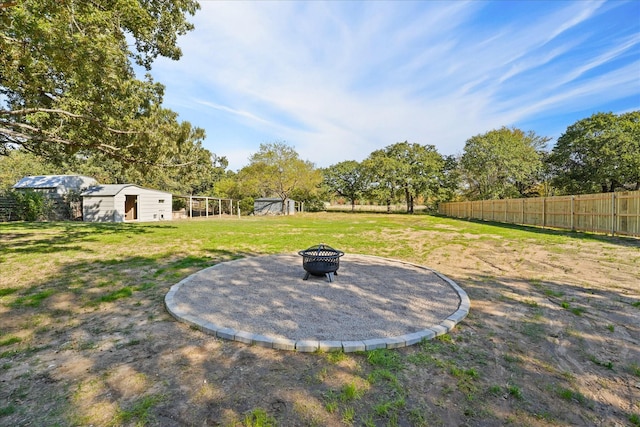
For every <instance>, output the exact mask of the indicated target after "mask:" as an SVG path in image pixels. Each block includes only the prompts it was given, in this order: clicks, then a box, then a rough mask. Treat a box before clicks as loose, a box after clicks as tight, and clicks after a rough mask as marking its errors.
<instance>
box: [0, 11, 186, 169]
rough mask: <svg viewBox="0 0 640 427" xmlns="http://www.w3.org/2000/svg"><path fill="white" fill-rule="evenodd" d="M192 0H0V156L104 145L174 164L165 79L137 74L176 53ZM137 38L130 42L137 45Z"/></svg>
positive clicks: (131, 157)
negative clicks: (164, 103)
mask: <svg viewBox="0 0 640 427" xmlns="http://www.w3.org/2000/svg"><path fill="white" fill-rule="evenodd" d="M197 8H198V4H197V2H196V1H195V0H146V1H133V0H115V1H107V0H92V1H86V0H22V1H12V2H1V3H0V155H1V154H4V155H6V154H8V153H9V151H11V150H12V149H15V148H22V149H24V150H27V151H30V152H33V153H36V154H38V155H41V156H43V157H45V158H47V159H49V160H51V161H58V162H60V161H63V160H64V159H67V158H68V157H70V156H72V155H77V154H80V155H81V156H82V155H84V156H86V155H88V153H95V152H99V153H103V154H105V155H107V156H110V157H112V158H116V159H118V160H120V161H125V162H130V163H136V164H138V165H144V164H146V165H149V164H173V163H174V160H175V159H174V157H175V155H176V154H177V153H178V152H179V151H180V148H179V147H178V141H176V138H177V137H178V136H179V134H180V126H179V123H178V122H177V120H176V117H175V115H173V113H172V112H170V111H168V110H166V109H164V108H162V106H161V104H162V95H163V87H162V85H160V84H158V83H155V82H153V80H152V79H151V78H150V76H147V77H146V78H145V79H144V80H139V79H137V78H136V74H135V72H134V69H133V63H134V62H135V63H137V64H138V65H140V66H142V67H145V68H147V69H150V67H151V64H152V62H153V60H154V59H155V58H156V57H158V56H164V57H168V58H171V59H178V58H179V57H180V55H181V52H180V49H179V48H178V46H177V37H178V36H179V35H181V34H184V33H185V32H187V31H189V30H190V29H192V25H191V24H190V23H188V22H187V21H186V18H185V16H186V15H187V14H191V15H192V14H194V13H195V11H196V9H197ZM131 42H133V46H132V45H131Z"/></svg>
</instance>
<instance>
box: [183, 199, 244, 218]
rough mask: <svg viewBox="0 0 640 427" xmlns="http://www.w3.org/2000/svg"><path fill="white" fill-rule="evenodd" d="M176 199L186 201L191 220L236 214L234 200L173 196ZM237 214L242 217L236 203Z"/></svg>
mask: <svg viewBox="0 0 640 427" xmlns="http://www.w3.org/2000/svg"><path fill="white" fill-rule="evenodd" d="M173 198H174V199H184V200H185V201H186V210H187V212H188V217H189V218H194V217H207V218H208V217H209V216H216V215H217V216H218V217H221V216H222V215H223V214H224V215H233V214H234V205H233V199H224V198H220V197H208V196H180V195H178V196H176V195H174V196H173ZM235 209H236V213H237V214H238V215H240V205H239V203H236V206H235Z"/></svg>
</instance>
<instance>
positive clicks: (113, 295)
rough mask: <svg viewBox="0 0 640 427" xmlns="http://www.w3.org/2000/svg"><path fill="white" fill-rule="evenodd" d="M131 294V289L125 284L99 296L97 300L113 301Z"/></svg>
mask: <svg viewBox="0 0 640 427" xmlns="http://www.w3.org/2000/svg"><path fill="white" fill-rule="evenodd" d="M131 295H133V289H131V287H129V286H125V287H124V288H122V289H118V290H117V291H113V292H110V293H108V294H107V295H103V296H101V297H100V299H99V300H98V302H113V301H117V300H119V299H122V298H128V297H130V296H131Z"/></svg>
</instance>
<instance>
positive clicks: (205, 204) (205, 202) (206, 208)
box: [204, 197, 209, 218]
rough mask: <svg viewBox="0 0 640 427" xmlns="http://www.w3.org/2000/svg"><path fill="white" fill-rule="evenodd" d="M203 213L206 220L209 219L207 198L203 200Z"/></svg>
mask: <svg viewBox="0 0 640 427" xmlns="http://www.w3.org/2000/svg"><path fill="white" fill-rule="evenodd" d="M204 211H205V212H206V213H205V214H204V216H205V217H206V218H209V198H208V197H205V198H204Z"/></svg>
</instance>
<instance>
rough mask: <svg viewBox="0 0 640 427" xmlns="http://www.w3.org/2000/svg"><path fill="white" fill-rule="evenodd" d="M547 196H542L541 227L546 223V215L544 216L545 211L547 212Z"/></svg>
mask: <svg viewBox="0 0 640 427" xmlns="http://www.w3.org/2000/svg"><path fill="white" fill-rule="evenodd" d="M546 202H547V198H546V197H543V198H542V228H544V227H545V226H546V225H547V217H546V213H547V203H546Z"/></svg>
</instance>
